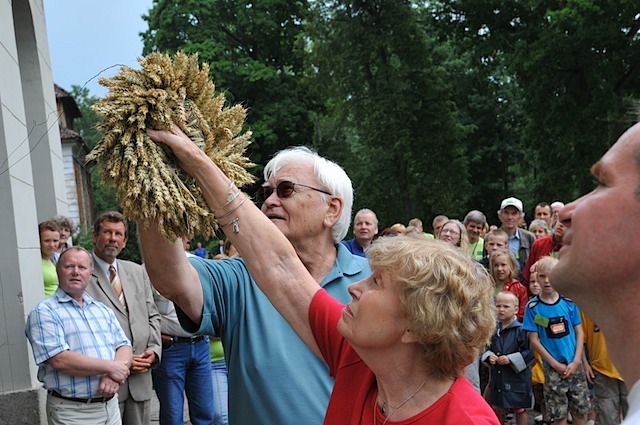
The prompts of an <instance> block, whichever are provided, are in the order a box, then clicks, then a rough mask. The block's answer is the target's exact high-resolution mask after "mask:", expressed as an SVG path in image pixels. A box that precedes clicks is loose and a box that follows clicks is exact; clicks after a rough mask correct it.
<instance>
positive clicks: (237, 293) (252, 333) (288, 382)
mask: <svg viewBox="0 0 640 425" xmlns="http://www.w3.org/2000/svg"><path fill="white" fill-rule="evenodd" d="M267 249H268V248H267ZM337 249H338V256H337V259H336V263H335V264H334V266H333V269H332V270H331V271H330V272H329V274H328V275H327V276H326V277H325V278H324V280H323V281H322V283H321V286H322V287H323V288H324V289H325V290H327V292H329V294H331V295H332V296H333V297H334V298H336V299H337V300H339V301H340V302H342V303H344V304H347V303H348V302H350V301H351V296H350V295H349V294H348V292H347V286H349V285H350V284H351V283H354V282H357V281H359V280H362V279H364V278H366V277H368V276H369V275H370V274H371V270H370V269H369V265H368V263H367V260H366V259H365V258H362V257H358V256H355V255H352V254H351V253H350V252H349V251H348V250H347V248H346V247H344V246H343V245H342V244H340V243H339V244H337ZM189 261H190V262H191V264H192V265H193V266H194V267H195V269H196V270H197V272H198V275H199V277H200V282H201V283H202V291H203V297H204V298H203V299H204V306H203V311H202V322H201V323H200V325H197V324H195V323H193V322H192V321H191V320H189V318H188V317H186V316H185V315H184V313H182V311H181V310H180V309H179V308H177V307H176V311H177V312H178V317H179V319H180V322H181V324H182V326H183V328H184V329H185V330H187V331H190V332H197V333H198V334H203V335H218V336H219V337H220V338H221V339H222V345H223V346H224V354H225V360H226V362H227V367H228V370H229V423H234V424H243V425H251V424H278V425H287V424H290V425H299V424H305V425H307V424H309V425H314V424H317V425H321V424H322V422H323V419H324V416H325V413H326V410H327V405H328V402H329V396H330V394H331V390H332V389H333V378H331V377H330V376H329V369H328V368H327V366H326V364H325V363H324V362H323V361H322V360H320V359H319V358H318V357H316V355H315V354H313V352H311V350H309V349H308V348H307V346H306V345H305V344H304V343H303V342H302V341H301V340H300V338H298V336H297V335H296V334H295V332H294V331H293V329H292V328H291V326H289V324H288V323H287V322H286V321H285V320H284V318H283V317H282V316H281V315H280V313H278V312H277V311H276V309H275V308H273V306H272V305H271V303H270V302H269V300H268V299H267V297H266V296H265V295H264V293H263V292H262V291H261V290H260V288H258V286H257V284H256V283H255V282H254V281H253V279H252V278H251V276H250V275H249V271H248V270H247V267H246V265H245V263H244V261H243V260H242V259H240V258H233V259H224V260H217V261H215V260H205V259H201V258H198V257H190V258H189Z"/></svg>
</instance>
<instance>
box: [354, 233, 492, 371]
mask: <svg viewBox="0 0 640 425" xmlns="http://www.w3.org/2000/svg"><path fill="white" fill-rule="evenodd" d="M367 257H368V258H369V263H370V264H371V268H372V269H373V270H381V269H390V270H391V271H392V272H393V276H394V278H395V279H397V282H398V283H400V284H401V285H402V290H401V292H400V302H401V305H402V309H403V314H404V316H405V318H406V320H407V322H408V326H409V328H410V329H411V331H412V332H414V333H415V335H416V336H417V338H418V340H419V341H421V344H422V347H423V349H424V361H425V362H426V364H427V365H429V367H430V368H431V369H432V373H433V374H434V376H436V377H440V378H444V377H451V378H455V377H457V376H458V375H460V374H461V372H462V370H463V369H464V368H465V367H466V366H467V365H468V364H470V363H471V362H472V361H473V359H474V357H475V356H476V354H477V353H478V352H479V351H480V350H481V349H482V348H483V347H484V346H485V345H486V344H487V343H488V342H489V339H490V338H491V335H492V333H493V331H494V328H495V313H494V311H495V308H494V305H493V284H492V281H491V278H490V277H489V274H488V273H487V272H486V270H485V269H484V267H482V266H481V265H480V264H479V263H477V262H476V261H474V260H473V259H472V258H471V257H470V256H469V255H468V254H467V252H462V251H461V250H460V249H457V248H455V247H453V246H452V245H451V244H449V243H446V242H442V241H438V240H432V239H427V238H415V237H409V236H398V237H395V238H380V239H378V240H377V241H376V242H375V243H374V244H373V245H372V246H371V248H370V249H369V251H367Z"/></svg>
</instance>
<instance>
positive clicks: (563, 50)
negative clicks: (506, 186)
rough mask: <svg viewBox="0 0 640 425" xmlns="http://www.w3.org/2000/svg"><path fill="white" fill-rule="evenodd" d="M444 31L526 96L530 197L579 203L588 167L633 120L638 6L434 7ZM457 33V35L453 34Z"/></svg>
mask: <svg viewBox="0 0 640 425" xmlns="http://www.w3.org/2000/svg"><path fill="white" fill-rule="evenodd" d="M431 13H432V14H433V16H434V17H435V18H436V21H437V22H438V23H439V25H441V27H443V28H444V31H446V32H447V33H449V34H451V33H453V34H454V37H455V38H456V39H457V40H458V43H460V45H462V46H466V47H468V48H469V49H470V50H472V51H473V54H474V56H475V58H476V60H477V62H478V63H485V64H489V65H490V66H491V65H494V64H495V65H496V66H504V68H505V69H506V71H507V72H508V74H509V75H511V76H512V77H513V78H514V79H515V80H516V81H517V82H518V85H519V87H520V89H521V91H522V95H521V105H522V108H523V111H524V113H525V114H526V117H527V119H526V121H525V122H524V123H523V125H522V126H521V127H522V130H521V134H522V140H523V142H524V143H525V144H526V146H528V147H529V149H530V156H529V158H528V160H529V161H531V164H532V168H533V169H534V170H535V171H536V174H535V179H533V180H532V181H531V184H532V192H533V193H532V197H533V198H536V199H538V200H540V199H546V200H552V199H558V198H559V199H573V198H575V197H577V196H579V195H581V194H582V193H585V192H586V191H588V190H590V188H591V187H592V181H591V177H590V176H589V173H588V169H589V166H590V165H591V164H592V163H593V162H595V161H596V160H597V159H598V158H599V157H600V156H601V155H602V153H603V152H604V151H605V150H606V149H607V148H608V147H609V146H610V145H611V144H612V143H613V142H614V141H615V140H616V139H617V137H618V136H619V135H620V134H621V132H622V131H623V130H624V129H625V128H626V127H627V126H628V125H629V124H630V123H631V122H632V119H631V117H630V116H629V114H628V111H629V107H630V101H629V100H630V98H631V97H637V95H638V90H639V89H640V86H639V81H638V78H637V75H638V72H639V71H640V55H638V53H637V52H638V47H639V44H638V43H639V41H640V39H639V37H638V34H639V33H638V30H639V28H640V18H639V15H638V12H637V4H636V3H635V2H632V1H611V0H609V1H594V0H574V1H570V2H555V1H549V0H547V1H524V2H506V3H505V2H497V1H487V0H485V1H470V0H451V1H441V2H436V3H432V9H431ZM452 29H455V32H452Z"/></svg>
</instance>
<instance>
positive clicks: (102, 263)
mask: <svg viewBox="0 0 640 425" xmlns="http://www.w3.org/2000/svg"><path fill="white" fill-rule="evenodd" d="M93 260H94V261H95V264H96V266H97V267H100V270H102V273H104V275H105V276H106V277H107V279H109V267H110V266H113V267H114V268H115V269H116V274H118V275H119V273H118V259H117V258H116V259H115V260H114V261H113V264H109V263H107V262H106V261H104V260H103V259H102V258H100V257H98V256H97V255H96V253H95V252H94V253H93Z"/></svg>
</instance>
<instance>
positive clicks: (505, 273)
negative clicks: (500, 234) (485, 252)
mask: <svg viewBox="0 0 640 425" xmlns="http://www.w3.org/2000/svg"><path fill="white" fill-rule="evenodd" d="M489 264H490V267H491V276H493V282H494V283H495V285H496V293H498V292H501V291H508V292H512V293H513V294H515V296H516V297H518V302H519V307H518V314H517V316H518V319H519V320H520V321H521V322H522V320H523V319H524V308H525V306H526V305H527V301H529V290H528V289H527V287H526V286H524V285H523V284H522V283H520V281H519V280H518V279H516V276H518V263H517V262H516V258H515V257H514V256H513V254H512V253H511V252H510V251H509V250H506V249H498V250H496V251H494V252H493V253H492V254H491V257H490V258H489Z"/></svg>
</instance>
